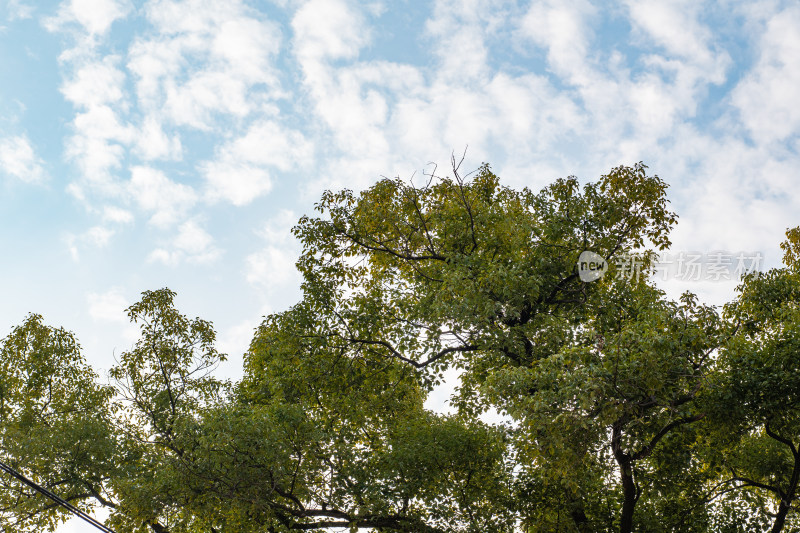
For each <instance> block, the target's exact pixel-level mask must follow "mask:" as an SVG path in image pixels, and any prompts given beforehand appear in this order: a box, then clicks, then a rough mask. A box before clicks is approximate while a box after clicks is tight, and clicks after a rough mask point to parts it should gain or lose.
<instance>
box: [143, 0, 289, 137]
mask: <svg viewBox="0 0 800 533" xmlns="http://www.w3.org/2000/svg"><path fill="white" fill-rule="evenodd" d="M146 12H147V17H148V19H149V20H150V22H151V23H152V24H153V26H154V28H155V30H156V34H155V35H154V36H152V37H149V38H147V39H143V38H140V39H137V40H136V41H135V42H134V43H133V45H132V46H131V49H130V60H129V63H128V68H129V69H130V70H131V71H132V72H133V73H134V74H135V75H136V77H137V81H136V87H137V95H138V98H139V104H140V106H141V107H142V108H143V109H145V110H146V111H147V112H148V113H159V114H161V115H164V114H166V117H167V118H169V120H171V121H172V122H174V123H175V124H177V125H185V126H190V127H192V128H196V129H201V130H206V131H209V130H210V129H211V128H212V127H213V124H214V121H215V119H216V117H217V116H226V115H232V116H234V117H244V116H246V115H248V114H250V113H252V112H254V111H257V110H259V109H260V107H261V106H262V105H263V102H264V100H269V99H270V98H275V97H279V96H280V95H281V93H280V91H279V90H278V89H277V75H276V74H275V68H274V67H273V65H272V60H273V57H274V56H275V55H276V54H277V52H278V49H279V44H280V40H281V35H280V31H279V30H278V28H277V26H276V25H274V24H273V23H271V22H269V21H266V20H262V19H260V18H258V17H256V16H254V13H253V12H251V10H250V9H249V8H248V7H246V6H245V5H244V4H243V3H242V2H240V1H229V2H220V1H212V2H208V1H198V0H187V1H173V0H159V1H154V2H151V3H149V4H148V6H147V8H146ZM256 85H259V87H258V90H255V86H256Z"/></svg>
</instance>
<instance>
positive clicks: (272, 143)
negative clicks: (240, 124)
mask: <svg viewBox="0 0 800 533" xmlns="http://www.w3.org/2000/svg"><path fill="white" fill-rule="evenodd" d="M219 152H220V156H219V159H226V160H230V161H246V162H248V163H253V164H257V165H263V166H271V167H275V168H277V169H279V170H282V171H288V170H292V169H295V168H297V167H301V166H308V164H309V163H310V162H311V158H312V157H313V155H314V146H313V145H312V144H311V142H309V141H308V140H307V139H306V138H305V137H304V136H303V134H302V133H300V132H299V131H296V130H287V129H285V128H282V127H281V126H280V125H279V124H278V123H276V122H275V121H273V120H259V121H256V122H255V123H254V124H253V125H252V126H250V128H249V129H248V130H247V133H246V134H245V135H243V136H242V137H239V138H237V139H234V140H233V141H231V142H229V143H227V144H226V145H224V146H222V147H221V149H220V150H219Z"/></svg>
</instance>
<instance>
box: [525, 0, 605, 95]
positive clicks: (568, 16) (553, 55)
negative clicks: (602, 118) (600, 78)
mask: <svg viewBox="0 0 800 533" xmlns="http://www.w3.org/2000/svg"><path fill="white" fill-rule="evenodd" d="M595 15H596V9H595V8H594V6H592V4H590V3H589V2H588V1H586V0H580V1H578V2H570V3H563V4H562V3H560V2H556V1H554V0H550V1H537V2H532V3H531V6H530V8H529V10H528V12H527V13H526V14H525V16H524V17H523V18H522V19H521V21H520V24H519V27H520V30H521V32H522V35H524V36H525V37H527V38H528V39H530V40H532V41H533V42H534V43H536V44H537V45H539V46H541V47H543V48H546V49H547V60H548V63H549V65H550V67H551V68H552V69H553V70H554V71H555V73H556V74H558V75H559V76H561V77H562V78H563V79H565V80H566V81H568V82H570V83H572V84H574V85H584V84H586V83H588V82H589V81H590V79H591V77H592V73H591V69H590V66H589V65H588V63H587V55H588V53H589V48H590V40H591V39H592V38H593V37H594V32H593V31H592V29H591V28H592V26H591V19H592V18H593V17H594V16H595Z"/></svg>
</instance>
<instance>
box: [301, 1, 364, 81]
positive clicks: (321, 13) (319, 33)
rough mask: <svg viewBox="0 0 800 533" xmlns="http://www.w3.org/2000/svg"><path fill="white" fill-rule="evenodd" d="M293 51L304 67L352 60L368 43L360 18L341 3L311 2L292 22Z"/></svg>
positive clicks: (344, 3) (346, 4) (359, 15)
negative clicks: (339, 60)
mask: <svg viewBox="0 0 800 533" xmlns="http://www.w3.org/2000/svg"><path fill="white" fill-rule="evenodd" d="M292 29H293V30H294V50H295V53H296V54H297V55H298V57H299V58H300V61H301V63H303V64H304V66H307V67H310V66H312V64H313V63H314V62H316V61H320V60H328V59H346V58H353V57H355V56H356V55H357V54H358V52H359V50H360V49H361V48H362V47H363V46H365V45H366V44H367V43H368V42H369V40H370V30H369V28H368V27H367V25H366V23H365V20H364V17H363V15H362V14H361V13H359V12H358V11H357V10H355V9H352V8H351V6H350V5H349V4H348V3H347V2H345V1H344V0H311V1H309V2H306V3H305V4H303V6H302V7H301V8H300V9H298V10H297V13H295V16H294V18H293V19H292Z"/></svg>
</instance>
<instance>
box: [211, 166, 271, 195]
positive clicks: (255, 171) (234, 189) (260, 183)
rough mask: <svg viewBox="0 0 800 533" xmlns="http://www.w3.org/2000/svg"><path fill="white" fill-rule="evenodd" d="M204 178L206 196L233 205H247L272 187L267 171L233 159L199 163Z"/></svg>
mask: <svg viewBox="0 0 800 533" xmlns="http://www.w3.org/2000/svg"><path fill="white" fill-rule="evenodd" d="M200 168H201V171H202V173H203V176H204V177H205V180H206V198H208V200H209V201H211V202H217V201H220V200H224V201H227V202H230V203H231V204H233V205H235V206H243V205H247V204H249V203H250V202H252V201H253V200H255V199H256V198H258V197H259V196H262V195H264V194H266V193H268V192H269V191H270V189H272V178H271V177H270V174H269V171H267V170H266V169H264V168H262V167H258V166H254V165H250V164H247V163H239V162H236V161H233V160H222V161H211V162H208V163H204V164H203V165H201V167H200Z"/></svg>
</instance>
